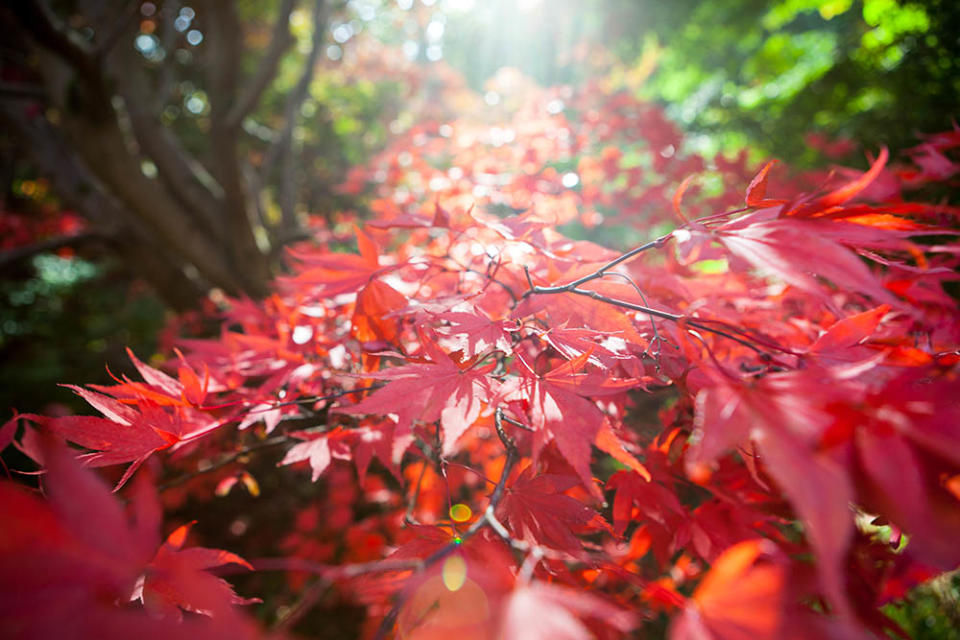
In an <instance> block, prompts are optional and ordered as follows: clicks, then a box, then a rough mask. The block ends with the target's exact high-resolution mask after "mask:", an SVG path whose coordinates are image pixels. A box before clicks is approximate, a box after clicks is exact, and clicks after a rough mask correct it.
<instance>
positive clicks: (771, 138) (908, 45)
mask: <svg viewBox="0 0 960 640" xmlns="http://www.w3.org/2000/svg"><path fill="white" fill-rule="evenodd" d="M83 4H84V3H83V2H76V3H73V2H58V3H54V8H55V9H56V10H57V11H58V12H59V13H60V14H61V15H63V16H65V17H66V18H67V20H68V22H69V19H70V14H71V12H72V11H80V10H81V9H82V8H83V7H82V5H83ZM127 4H128V5H130V4H132V5H133V6H134V8H135V12H134V17H135V19H136V20H138V21H139V25H140V26H139V30H138V32H137V33H136V35H135V36H134V37H133V38H132V41H125V42H121V43H120V44H118V45H117V46H121V47H127V48H128V53H127V54H126V55H129V56H135V57H137V59H138V63H139V65H140V66H139V67H138V68H139V69H140V71H141V72H142V73H143V74H144V75H146V76H147V77H148V79H149V80H150V82H151V83H153V85H154V86H159V88H160V91H161V92H162V94H163V96H164V97H165V100H163V102H162V104H161V106H160V111H159V114H158V117H159V120H160V122H161V123H162V126H164V127H166V128H168V129H169V130H170V131H171V133H173V134H174V135H175V136H176V138H177V139H178V140H179V141H181V143H182V144H183V146H184V148H185V149H186V150H188V151H189V152H191V153H194V154H196V155H197V156H198V157H201V158H202V157H204V156H205V155H206V154H208V153H209V150H208V149H207V147H208V146H209V128H210V103H209V98H208V96H207V92H206V82H207V69H206V67H207V65H208V60H207V58H206V57H205V48H206V46H207V45H208V43H207V42H206V34H207V27H208V25H207V24H206V23H205V6H204V3H203V2H197V3H191V2H183V1H182V0H181V1H174V0H165V1H161V0H156V1H155V2H143V1H136V2H132V3H127ZM279 4H280V1H279V0H276V1H274V2H263V1H253V0H242V1H240V2H238V3H237V5H236V6H237V10H238V15H239V18H240V20H241V23H242V27H243V32H244V36H243V38H244V39H243V50H244V55H243V57H242V59H241V60H239V61H238V64H239V69H240V72H241V74H242V75H250V74H252V73H253V72H254V70H255V68H256V65H257V62H258V58H259V56H261V55H262V54H263V51H264V49H265V48H266V47H267V46H268V44H269V40H270V32H271V28H272V20H273V17H274V16H275V15H277V11H278V9H277V6H278V5H279ZM171 19H172V25H173V30H170V29H169V28H166V29H164V28H162V27H164V24H163V21H164V20H167V21H170V20H171ZM289 23H290V24H289V28H290V34H291V36H292V39H293V46H292V47H290V48H289V49H288V50H287V52H286V53H285V55H284V56H283V58H282V59H281V60H280V63H279V65H278V67H277V71H276V74H275V77H274V79H273V81H272V82H271V83H270V84H269V85H268V87H267V89H266V91H265V92H264V94H263V97H262V99H261V100H260V102H259V104H258V106H257V108H256V109H255V110H254V111H253V112H252V113H251V114H250V115H249V117H247V118H245V120H244V122H243V126H242V133H243V140H241V141H240V144H241V145H242V148H243V152H244V153H246V154H247V155H248V156H249V157H250V158H251V162H252V164H253V165H258V164H260V165H263V164H264V163H265V162H266V160H265V159H264V158H262V157H261V156H263V155H264V154H265V153H269V143H270V142H271V141H273V140H274V139H275V138H276V137H277V136H278V135H279V131H280V128H281V127H282V125H283V120H284V110H285V109H286V108H288V107H287V105H288V102H289V101H288V97H289V96H290V95H291V94H292V93H293V92H296V91H297V90H298V83H299V82H300V81H301V74H302V72H301V69H302V65H303V63H304V61H305V60H307V58H308V56H309V54H310V51H311V48H312V43H313V40H314V33H313V29H314V21H313V20H312V19H311V5H310V3H309V2H305V1H304V2H299V3H295V4H294V9H293V11H292V12H291V14H290V18H289ZM320 37H321V38H322V47H321V49H320V55H319V56H318V60H317V69H316V72H315V73H314V74H313V76H312V78H311V79H310V82H309V85H308V87H307V92H306V95H305V97H304V100H303V101H302V103H300V104H299V106H298V111H299V113H298V114H296V115H297V120H296V125H295V126H294V127H293V128H292V141H291V144H292V145H293V146H294V148H295V150H294V152H293V153H292V154H291V156H290V161H287V162H278V163H275V164H274V166H273V168H272V169H271V171H270V175H268V176H267V180H265V181H264V182H257V181H256V180H251V184H250V187H251V188H252V189H255V190H256V198H257V201H258V206H259V207H261V208H262V210H263V214H264V216H265V218H266V219H268V220H271V219H272V220H278V219H279V218H280V216H281V205H282V202H281V200H282V198H283V194H282V193H281V189H280V188H279V187H278V186H276V185H280V184H283V183H284V181H289V182H291V183H292V182H294V181H295V182H296V184H297V185H298V187H297V190H296V193H295V194H294V198H295V201H296V202H295V205H296V209H297V212H298V214H300V215H303V214H306V213H321V214H330V213H332V212H334V211H338V210H350V209H357V210H361V211H362V206H363V202H362V200H358V199H357V198H356V194H349V193H344V192H343V191H342V190H339V189H337V188H336V185H339V184H341V183H343V181H344V180H345V179H346V177H347V175H348V172H349V169H350V167H352V166H358V165H362V164H363V163H365V162H366V161H367V159H368V158H370V157H371V155H372V154H373V153H374V152H376V151H377V150H379V149H381V148H382V147H383V146H384V145H385V144H386V142H387V141H388V140H389V139H390V136H392V135H397V134H400V133H402V132H404V131H405V130H407V129H409V128H410V127H411V126H413V125H414V123H415V122H422V121H424V120H430V119H433V120H436V121H443V120H444V119H448V118H452V117H454V116H457V115H462V114H463V113H464V112H466V111H470V110H474V111H477V112H478V113H480V112H482V110H484V109H492V108H494V107H497V106H498V105H497V102H498V101H499V99H500V96H499V95H498V94H497V93H496V92H494V91H491V90H490V86H491V85H490V82H491V78H493V77H494V76H496V74H497V72H498V71H499V70H500V69H502V68H503V67H514V68H516V69H519V70H520V71H521V72H522V73H523V74H525V75H526V76H529V77H531V78H532V79H533V80H535V81H536V82H538V83H540V84H541V85H553V84H562V83H571V84H579V83H584V82H588V81H599V82H602V83H603V86H604V87H605V89H606V90H617V89H623V90H627V91H631V92H634V93H636V94H639V95H641V96H643V97H645V98H647V99H649V100H651V101H655V102H659V103H661V104H662V105H663V106H664V107H665V109H666V112H667V114H668V115H669V116H670V117H671V118H672V119H673V120H674V121H675V122H677V123H678V124H679V125H680V126H681V127H682V128H683V129H684V130H685V131H686V132H687V133H688V141H689V142H688V144H689V145H690V146H691V148H692V149H693V150H698V151H701V152H703V153H704V155H705V156H707V157H710V156H712V155H713V154H714V153H715V152H716V151H717V150H723V151H726V152H730V153H734V152H736V151H739V150H740V149H744V148H746V149H749V150H750V151H751V154H752V157H754V158H759V157H761V156H776V157H780V158H784V159H786V160H787V161H788V162H789V163H790V164H792V165H799V166H816V165H824V164H827V163H830V162H843V163H846V164H853V165H860V166H863V164H864V162H865V160H864V153H863V150H864V149H866V150H876V149H877V148H878V147H879V145H882V144H885V145H888V146H889V147H891V150H892V151H893V152H894V154H896V152H897V151H899V150H903V149H905V148H908V147H910V146H912V145H915V144H916V143H917V134H919V133H930V132H934V131H938V130H944V129H946V128H949V127H950V126H951V118H952V117H955V116H956V115H957V113H958V112H960V73H958V69H957V65H958V64H960V6H958V4H957V3H955V2H952V1H950V0H919V1H904V0H779V1H777V2H766V1H765V2H760V1H759V0H717V1H716V2H695V1H693V0H677V1H675V2H671V3H662V2H655V1H653V0H518V1H514V0H482V1H481V0H348V1H341V2H335V3H333V4H332V7H331V11H330V13H329V16H328V18H327V20H326V22H325V24H324V25H323V33H322V34H320ZM19 54H20V52H18V51H16V50H14V49H11V48H8V46H7V45H5V46H4V49H3V58H2V60H3V62H2V65H3V66H2V67H0V70H2V72H3V78H4V87H5V88H6V87H7V86H8V85H9V80H10V79H11V78H12V77H15V76H16V72H17V69H18V66H17V65H18V64H19V63H18V55H19ZM171 65H172V67H173V68H174V71H175V74H172V73H171V71H170V69H171ZM173 77H175V78H176V81H175V82H174V81H171V78H173ZM165 83H166V84H165ZM484 99H485V100H484ZM503 106H504V105H499V107H501V108H502V107H503ZM0 143H2V150H3V153H2V154H0V161H2V165H3V166H2V169H0V170H2V173H0V178H2V179H3V181H4V185H3V186H4V200H3V215H4V216H7V217H9V216H11V215H23V216H27V217H29V218H31V219H35V218H37V217H38V216H46V217H50V216H51V211H56V210H57V207H58V204H57V195H56V193H54V192H53V191H52V190H51V189H50V188H49V185H47V188H45V189H42V190H36V189H34V190H32V191H30V190H28V191H29V192H24V190H23V188H22V187H23V185H24V184H41V185H43V184H45V183H44V176H43V175H42V174H40V173H39V172H38V171H37V170H36V169H35V168H34V167H32V166H31V162H30V160H29V159H28V158H27V157H26V156H25V155H24V154H23V153H22V150H21V149H19V147H18V144H17V142H16V141H15V140H14V139H13V138H12V137H11V136H10V135H9V133H8V132H7V131H4V133H3V138H2V140H0ZM265 149H266V151H265ZM143 170H144V172H145V173H149V172H150V171H151V170H152V169H151V167H150V166H149V165H148V164H145V165H144V167H143ZM60 208H61V209H62V208H63V207H60ZM7 232H8V230H5V233H7ZM27 235H28V236H29V234H27ZM53 236H55V233H53V232H50V231H49V230H48V231H47V232H42V231H41V232H37V233H35V234H34V236H33V237H28V238H27V239H26V240H23V242H22V243H21V244H26V243H29V242H38V241H39V242H40V243H41V244H42V243H43V242H45V241H47V240H48V239H49V238H50V237H53ZM8 239H9V234H8ZM9 244H10V243H9V242H8V243H7V245H9ZM13 244H17V243H13ZM7 245H5V246H4V248H5V249H9V248H10V247H9V246H7ZM64 251H67V252H68V253H63V252H64ZM26 253H27V254H29V252H26ZM60 255H63V256H64V257H62V258H57V257H56V256H57V254H56V253H46V254H44V253H42V252H40V253H38V255H26V257H24V258H23V259H18V260H17V261H15V263H8V262H6V261H5V262H4V263H3V265H4V278H3V282H2V286H0V296H2V310H0V354H2V356H3V360H4V363H5V365H4V373H3V382H4V384H3V387H4V391H3V392H2V393H3V397H2V398H0V404H2V405H4V406H12V405H17V406H18V407H19V408H20V409H21V410H36V409H39V408H40V407H39V406H37V403H38V402H41V398H43V397H50V396H48V395H47V394H48V393H50V390H51V388H52V387H51V383H53V382H55V381H69V380H77V379H83V380H91V379H94V378H96V377H100V376H102V375H103V373H102V372H103V370H102V368H101V363H102V362H104V361H106V362H110V363H111V364H112V366H115V367H119V368H121V370H122V368H123V367H124V366H125V365H124V364H122V361H123V360H124V358H122V357H120V356H121V355H122V354H121V351H120V350H119V349H118V346H117V345H119V344H122V343H127V344H131V345H132V346H134V348H136V349H137V350H138V351H140V352H141V353H145V354H147V353H149V352H151V351H152V349H153V348H154V347H155V346H156V339H155V336H156V334H157V332H158V330H159V329H160V327H161V326H162V324H163V323H164V322H166V319H165V318H164V314H163V312H162V311H161V309H162V308H163V307H162V304H161V302H159V301H157V300H156V299H154V300H152V301H149V300H150V292H149V291H148V290H145V289H144V288H143V287H139V288H138V286H137V285H136V283H135V279H134V278H133V277H132V276H131V275H130V274H129V273H128V272H127V271H125V270H124V265H123V264H122V263H121V262H120V261H118V260H116V259H114V258H112V257H111V251H110V247H109V245H104V244H102V243H101V244H97V243H84V245H83V246H78V247H75V248H70V249H66V250H60ZM54 265H60V266H54ZM64 265H70V266H69V267H67V266H64ZM58 269H59V271H58ZM54 272H56V273H59V274H60V276H57V277H55V278H53V279H51V274H52V273H54ZM64 274H69V275H64ZM61 276H62V277H61ZM131 291H133V292H137V293H136V295H132V294H131ZM28 363H29V364H28ZM88 366H89V367H91V368H92V370H93V371H95V372H97V373H96V375H94V376H93V377H91V372H89V371H84V369H85V368H86V367H88Z"/></svg>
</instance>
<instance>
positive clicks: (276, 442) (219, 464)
mask: <svg viewBox="0 0 960 640" xmlns="http://www.w3.org/2000/svg"><path fill="white" fill-rule="evenodd" d="M289 441H290V436H288V435H279V436H274V437H272V438H267V439H266V440H264V441H262V442H257V443H255V444H252V445H248V446H246V447H243V448H241V449H237V450H236V451H231V452H230V453H228V454H226V455H224V456H222V457H221V458H220V459H219V460H217V461H216V462H214V463H213V464H211V465H210V466H208V467H204V468H202V469H197V470H196V471H190V472H188V473H184V474H183V475H180V476H177V477H176V478H171V479H170V480H167V481H165V482H161V483H160V484H158V485H157V491H161V492H162V491H166V490H168V489H173V488H174V487H179V486H180V485H182V484H184V483H185V482H188V481H190V480H193V479H194V478H196V477H198V476H202V475H204V474H207V473H211V472H213V471H217V470H218V469H222V468H224V467H226V466H227V465H230V464H232V463H234V462H236V461H237V460H238V459H239V458H242V457H243V456H245V455H247V454H250V453H253V452H254V451H261V450H263V449H272V448H273V447H279V446H280V445H283V444H286V443H287V442H289Z"/></svg>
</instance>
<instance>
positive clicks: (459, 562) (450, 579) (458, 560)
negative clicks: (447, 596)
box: [441, 555, 467, 591]
mask: <svg viewBox="0 0 960 640" xmlns="http://www.w3.org/2000/svg"><path fill="white" fill-rule="evenodd" d="M441 575H442V576H443V586H445V587H446V588H447V590H449V591H460V589H461V587H463V583H464V582H466V581H467V561H466V560H464V559H463V556H461V555H452V556H450V557H449V558H447V559H446V560H444V561H443V570H442V572H441Z"/></svg>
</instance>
